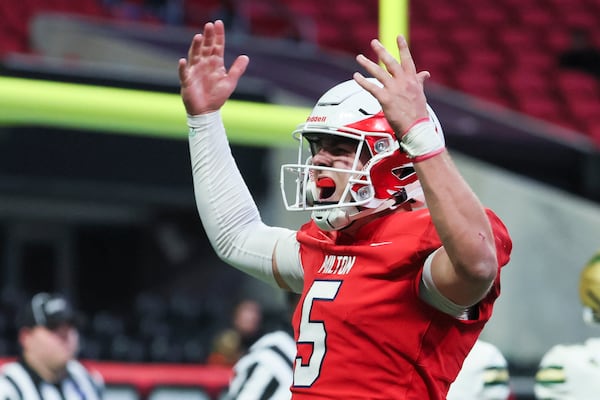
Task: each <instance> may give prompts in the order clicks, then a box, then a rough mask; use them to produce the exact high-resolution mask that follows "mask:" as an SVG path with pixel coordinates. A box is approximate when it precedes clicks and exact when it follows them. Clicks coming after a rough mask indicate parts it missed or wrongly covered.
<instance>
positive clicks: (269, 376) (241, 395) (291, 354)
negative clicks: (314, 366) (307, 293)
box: [226, 292, 300, 400]
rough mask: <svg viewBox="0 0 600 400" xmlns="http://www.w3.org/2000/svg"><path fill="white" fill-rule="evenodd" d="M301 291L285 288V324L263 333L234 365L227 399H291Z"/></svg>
mask: <svg viewBox="0 0 600 400" xmlns="http://www.w3.org/2000/svg"><path fill="white" fill-rule="evenodd" d="M299 299H300V295H299V294H296V293H292V292H286V312H285V316H284V317H285V318H284V321H283V325H282V326H281V327H280V328H279V329H276V330H274V331H272V332H269V333H267V334H265V335H263V336H262V337H261V338H260V339H258V340H257V341H256V342H255V343H254V344H253V345H252V346H251V347H250V349H249V351H248V352H247V353H246V354H245V355H244V356H243V357H242V358H241V359H240V360H239V361H238V362H237V363H236V365H235V366H234V367H233V371H234V376H233V379H232V380H231V382H230V384H229V389H228V392H227V396H226V399H227V400H238V399H239V400H241V399H270V400H288V399H289V398H290V397H291V392H290V386H291V385H292V376H293V370H292V367H293V365H294V358H295V356H296V342H295V340H294V336H293V331H292V314H293V311H294V309H295V308H296V304H297V303H298V300H299Z"/></svg>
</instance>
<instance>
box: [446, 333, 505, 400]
mask: <svg viewBox="0 0 600 400" xmlns="http://www.w3.org/2000/svg"><path fill="white" fill-rule="evenodd" d="M511 395H512V394H511V388H510V374H509V372H508V362H507V361H506V358H504V355H503V354H502V352H501V351H500V350H499V349H498V348H497V347H496V346H494V345H493V344H491V343H489V342H485V341H483V340H479V339H478V340H477V341H476V342H475V345H474V346H473V348H472V349H471V351H470V352H469V354H468V355H467V358H465V362H464V363H463V365H462V368H461V369H460V372H459V373H458V376H457V377H456V380H455V381H454V382H453V383H452V385H450V390H449V391H448V396H447V397H446V400H509V399H511Z"/></svg>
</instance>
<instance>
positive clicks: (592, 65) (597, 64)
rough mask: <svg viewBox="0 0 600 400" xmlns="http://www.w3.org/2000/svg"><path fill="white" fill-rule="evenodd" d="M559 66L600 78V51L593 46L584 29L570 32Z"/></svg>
mask: <svg viewBox="0 0 600 400" xmlns="http://www.w3.org/2000/svg"><path fill="white" fill-rule="evenodd" d="M559 65H560V66H561V67H564V68H570V69H577V70H580V71H583V72H586V73H589V74H591V75H594V76H595V77H597V78H600V50H599V49H597V48H596V47H595V46H594V45H593V43H592V41H591V39H590V37H589V34H588V32H587V31H585V30H584V29H573V30H572V31H571V40H570V44H569V48H568V49H566V50H565V51H564V52H563V53H562V54H561V55H560V56H559Z"/></svg>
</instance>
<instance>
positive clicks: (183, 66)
mask: <svg viewBox="0 0 600 400" xmlns="http://www.w3.org/2000/svg"><path fill="white" fill-rule="evenodd" d="M177 71H178V73H179V82H180V83H183V82H184V81H185V80H186V79H187V61H186V59H185V58H180V59H179V64H178V65H177Z"/></svg>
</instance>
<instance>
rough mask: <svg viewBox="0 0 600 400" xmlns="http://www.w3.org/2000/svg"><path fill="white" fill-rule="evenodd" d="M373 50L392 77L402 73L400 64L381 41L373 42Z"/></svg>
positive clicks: (375, 40)
mask: <svg viewBox="0 0 600 400" xmlns="http://www.w3.org/2000/svg"><path fill="white" fill-rule="evenodd" d="M371 48H372V49H373V51H375V54H377V57H378V58H379V60H380V61H381V62H382V63H383V65H385V68H386V69H387V71H388V72H389V74H390V75H392V76H397V75H398V73H399V72H401V71H402V67H401V65H400V62H399V61H398V60H396V59H395V58H394V57H393V56H392V55H391V54H390V53H389V52H388V51H387V49H386V48H385V47H384V46H383V45H382V44H381V42H380V41H379V40H377V39H373V40H372V41H371Z"/></svg>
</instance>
